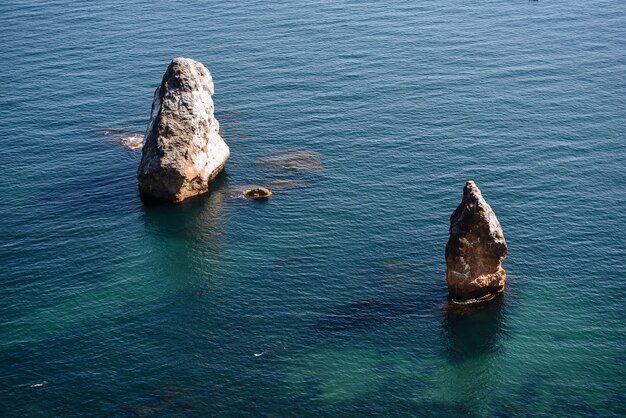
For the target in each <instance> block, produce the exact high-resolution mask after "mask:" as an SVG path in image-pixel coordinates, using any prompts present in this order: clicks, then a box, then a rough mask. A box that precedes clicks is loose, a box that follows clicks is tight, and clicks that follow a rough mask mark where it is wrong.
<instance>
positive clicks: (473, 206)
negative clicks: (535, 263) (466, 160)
mask: <svg viewBox="0 0 626 418" xmlns="http://www.w3.org/2000/svg"><path fill="white" fill-rule="evenodd" d="M506 256H507V246H506V241H505V240H504V235H503V233H502V227H501V226H500V222H498V218H496V214H495V213H494V212H493V210H492V209H491V206H489V204H488V203H487V202H486V201H485V199H484V198H483V196H482V194H481V192H480V189H478V186H476V184H475V183H474V182H473V181H471V180H470V181H468V182H467V183H466V184H465V187H464V188H463V200H462V201H461V204H460V205H459V206H458V207H457V208H456V210H455V211H454V212H453V213H452V216H450V238H449V239H448V244H447V245H446V281H447V283H448V293H449V297H450V299H451V300H452V301H454V302H457V303H467V302H474V301H483V300H489V299H492V298H493V297H494V296H496V295H498V294H500V293H502V292H503V291H504V288H505V284H506V272H505V271H504V269H503V268H502V263H503V262H504V259H505V258H506Z"/></svg>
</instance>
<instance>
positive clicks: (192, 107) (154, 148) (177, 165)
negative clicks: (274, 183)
mask: <svg viewBox="0 0 626 418" xmlns="http://www.w3.org/2000/svg"><path fill="white" fill-rule="evenodd" d="M213 91H214V88H213V79H212V78H211V73H210V72H209V70H207V69H206V68H205V66H204V65H202V63H200V62H198V61H194V60H192V59H189V58H175V59H174V60H172V62H171V63H170V65H169V67H168V68H167V71H166V72H165V74H164V75H163V80H162V81H161V85H160V86H159V88H157V89H156V91H155V93H154V99H153V101H152V112H151V114H150V123H149V124H148V128H147V130H146V134H145V137H144V145H143V149H142V155H141V162H140V163H139V169H138V171H137V178H138V181H139V193H140V195H141V197H142V198H146V199H159V200H168V201H171V202H180V201H182V200H184V199H186V198H188V197H191V196H195V195H198V194H201V193H205V192H207V191H208V190H209V182H210V181H211V180H213V179H214V178H215V177H216V176H217V175H218V174H219V173H220V171H222V169H223V168H224V164H225V162H226V160H227V159H228V157H229V156H230V150H229V148H228V145H226V142H224V139H223V138H222V137H221V136H220V134H219V123H218V121H217V120H216V119H215V117H214V116H213V112H214V107H213V99H212V97H211V96H212V95H213Z"/></svg>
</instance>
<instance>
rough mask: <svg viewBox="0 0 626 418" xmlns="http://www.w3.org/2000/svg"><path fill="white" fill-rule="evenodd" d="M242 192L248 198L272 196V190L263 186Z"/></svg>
mask: <svg viewBox="0 0 626 418" xmlns="http://www.w3.org/2000/svg"><path fill="white" fill-rule="evenodd" d="M242 194H243V195H244V196H245V197H247V198H248V199H268V198H269V197H270V196H272V192H271V190H270V189H268V188H266V187H263V186H258V187H254V188H252V189H246V190H244V191H243V192H242Z"/></svg>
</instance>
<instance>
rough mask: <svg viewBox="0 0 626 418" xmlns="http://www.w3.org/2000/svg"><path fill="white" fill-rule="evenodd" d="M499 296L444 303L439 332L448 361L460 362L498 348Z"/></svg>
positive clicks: (500, 308) (499, 329) (499, 325)
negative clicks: (465, 302) (471, 301)
mask: <svg viewBox="0 0 626 418" xmlns="http://www.w3.org/2000/svg"><path fill="white" fill-rule="evenodd" d="M503 300H504V298H503V297H502V296H500V297H497V298H495V299H493V300H490V301H488V302H483V303H477V304H468V305H463V304H448V305H446V307H445V317H444V323H443V335H444V346H445V347H446V352H447V355H448V358H449V359H450V361H453V362H462V361H466V360H471V359H473V358H476V357H479V356H482V355H485V354H490V353H495V352H497V351H498V349H499V347H500V338H501V335H502V317H503V311H504V306H503Z"/></svg>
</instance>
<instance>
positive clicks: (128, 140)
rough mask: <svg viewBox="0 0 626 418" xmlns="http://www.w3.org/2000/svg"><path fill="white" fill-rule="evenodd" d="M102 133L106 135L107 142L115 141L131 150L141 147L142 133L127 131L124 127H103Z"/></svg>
mask: <svg viewBox="0 0 626 418" xmlns="http://www.w3.org/2000/svg"><path fill="white" fill-rule="evenodd" d="M103 132H104V135H107V136H108V139H107V142H110V143H116V144H118V145H121V146H123V147H125V148H128V149H131V150H133V151H137V150H140V149H141V148H142V147H143V135H142V134H138V133H133V132H129V130H127V129H124V128H105V129H104V130H103Z"/></svg>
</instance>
